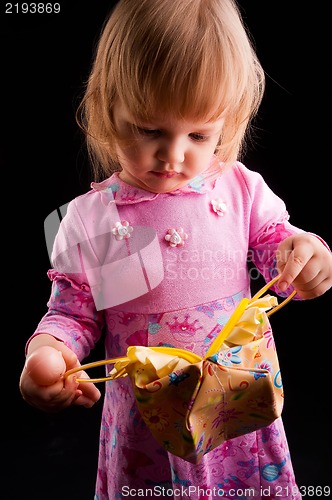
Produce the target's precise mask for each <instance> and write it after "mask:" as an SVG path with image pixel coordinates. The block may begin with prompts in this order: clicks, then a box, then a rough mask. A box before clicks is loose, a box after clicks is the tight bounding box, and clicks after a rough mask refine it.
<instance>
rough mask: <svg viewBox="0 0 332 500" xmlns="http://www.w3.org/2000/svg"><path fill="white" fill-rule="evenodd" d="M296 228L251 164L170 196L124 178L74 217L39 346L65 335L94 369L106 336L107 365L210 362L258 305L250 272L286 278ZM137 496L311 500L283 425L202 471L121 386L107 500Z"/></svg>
mask: <svg viewBox="0 0 332 500" xmlns="http://www.w3.org/2000/svg"><path fill="white" fill-rule="evenodd" d="M288 219H289V216H288V214H287V211H286V208H285V205H284V203H283V201H282V200H281V199H280V198H279V197H277V196H276V195H275V194H274V193H273V192H272V191H271V190H270V188H269V187H268V186H267V185H266V183H265V182H264V180H263V178H262V177H261V176H260V175H259V174H258V173H256V172H253V171H250V170H248V169H247V168H246V167H245V166H244V165H243V164H241V163H239V162H237V163H236V164H234V165H233V167H232V168H229V169H225V171H223V172H221V174H220V175H219V176H218V177H217V178H209V177H208V176H206V177H205V176H201V177H197V178H196V179H194V181H192V182H191V183H190V184H189V185H188V186H186V187H185V188H182V189H180V190H177V191H174V192H171V193H167V194H154V193H150V192H147V191H144V190H141V189H137V188H134V187H132V186H129V185H127V184H125V183H123V182H122V181H121V180H120V179H119V176H118V174H113V175H112V176H111V177H110V178H109V179H107V180H105V181H103V182H101V183H98V184H97V183H92V185H91V190H90V191H89V192H88V193H86V194H84V195H82V196H79V197H77V198H76V199H74V200H73V201H72V202H70V203H69V205H68V210H67V214H66V216H65V217H64V219H63V221H62V224H61V227H60V230H59V232H58V235H57V237H56V240H55V245H54V250H53V256H52V262H53V269H52V270H50V271H49V273H48V274H49V278H50V279H51V280H52V294H51V297H50V300H49V303H48V306H49V310H48V312H47V313H46V315H45V316H44V317H43V318H42V320H41V322H40V324H39V325H38V328H37V329H36V332H35V334H34V335H37V334H38V333H41V332H47V333H50V334H52V335H54V336H55V337H56V338H58V339H61V340H62V341H64V342H65V344H66V345H67V346H69V347H70V348H71V349H72V350H73V351H75V353H76V354H77V356H78V357H79V359H80V360H82V361H83V360H84V358H85V357H86V356H87V355H88V354H89V352H90V350H91V349H92V348H93V347H94V345H95V343H96V342H97V341H98V340H99V338H100V336H101V334H102V332H103V331H104V332H105V357H106V358H112V357H116V356H121V355H125V353H126V350H127V347H128V346H130V345H144V346H160V345H166V346H176V347H181V348H184V349H188V350H191V351H194V352H196V353H197V354H199V355H201V356H203V355H204V354H205V352H206V351H207V349H208V347H209V345H210V344H211V342H212V340H213V339H214V338H215V336H216V335H217V334H218V333H219V331H220V330H221V328H222V326H223V325H224V324H225V322H226V321H227V319H228V317H229V316H230V314H231V313H232V311H233V310H234V308H235V307H236V305H237V304H238V303H239V301H240V300H241V298H242V297H245V296H250V276H249V273H248V260H251V261H253V262H254V264H255V266H257V268H258V269H259V271H260V272H261V273H262V275H263V276H264V277H265V279H266V280H270V279H271V278H272V277H274V276H275V274H276V269H275V251H276V247H277V245H278V243H279V242H280V241H281V240H283V239H285V238H286V237H287V236H289V235H291V234H294V233H299V232H301V230H300V229H298V228H296V227H294V226H292V225H291V224H290V223H289V222H288ZM170 230H171V231H170ZM175 231H176V232H175ZM157 424H158V423H157V422H156V425H157ZM130 496H137V497H139V498H157V497H165V498H191V499H192V500H203V499H212V498H219V497H223V498H227V499H228V498H229V499H232V500H235V499H246V498H269V499H274V498H289V499H299V498H301V495H300V493H299V491H298V489H297V486H296V482H295V478H294V472H293V468H292V463H291V458H290V453H289V449H288V444H287V440H286V437H285V433H284V427H283V423H282V419H281V418H279V419H277V420H276V421H275V422H274V423H273V424H272V425H270V426H268V427H265V428H263V429H262V430H259V431H257V432H253V433H250V434H247V435H244V436H242V437H238V438H234V439H231V440H229V441H227V442H225V443H223V444H222V445H220V446H219V447H217V448H216V449H214V450H213V451H211V452H209V453H207V454H206V455H205V456H204V457H203V459H202V461H201V462H200V463H199V464H198V465H193V464H191V463H189V462H186V461H184V460H183V459H180V458H178V457H176V456H174V455H172V454H170V453H168V452H166V451H165V450H164V449H162V448H161V447H160V446H159V445H158V444H157V442H156V441H155V440H154V438H153V437H152V436H151V434H150V431H149V429H148V428H147V427H146V425H145V424H144V422H143V421H142V418H141V417H140V414H139V413H138V410H137V408H136V404H135V400H134V397H133V393H132V389H131V385H130V381H129V380H128V379H118V380H114V381H111V382H107V383H106V391H105V399H104V406H103V414H102V421H101V429H100V451H99V464H98V475H97V481H96V495H95V500H114V499H118V498H126V497H130Z"/></svg>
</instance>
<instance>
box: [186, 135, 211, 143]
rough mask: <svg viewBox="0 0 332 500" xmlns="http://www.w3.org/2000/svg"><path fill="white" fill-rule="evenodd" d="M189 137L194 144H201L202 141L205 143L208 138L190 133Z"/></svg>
mask: <svg viewBox="0 0 332 500" xmlns="http://www.w3.org/2000/svg"><path fill="white" fill-rule="evenodd" d="M190 137H191V138H192V139H193V140H194V141H196V142H203V141H207V139H208V136H207V135H203V134H196V133H192V134H190Z"/></svg>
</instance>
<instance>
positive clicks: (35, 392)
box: [19, 334, 101, 412]
mask: <svg viewBox="0 0 332 500" xmlns="http://www.w3.org/2000/svg"><path fill="white" fill-rule="evenodd" d="M34 339H36V341H35V342H34ZM34 339H32V341H31V344H30V345H29V350H28V354H27V359H26V363H25V365H24V368H23V371H22V374H21V377H20V384H19V385H20V391H21V394H22V397H23V399H24V400H25V401H26V402H27V403H29V404H30V405H31V406H34V407H36V408H38V409H40V410H43V411H45V412H57V411H60V410H63V409H65V408H67V407H69V406H71V405H80V406H85V407H87V408H90V407H91V406H93V405H94V403H95V402H96V401H98V400H99V398H100V395H101V394H100V391H99V390H98V389H97V388H96V387H95V386H94V385H93V384H90V383H82V384H79V383H78V382H76V378H77V377H80V378H88V375H87V374H86V373H85V372H77V373H75V374H73V375H71V376H69V377H64V372H65V371H67V370H70V369H72V368H75V367H77V366H80V363H79V361H78V359H77V356H76V354H75V353H74V352H73V351H71V349H69V348H68V347H67V346H65V345H64V343H63V342H61V341H58V340H56V339H55V338H54V337H52V336H50V335H46V334H42V335H38V337H35V338H34ZM45 346H47V347H45ZM59 351H60V352H59ZM59 357H60V359H59ZM61 357H62V360H61ZM55 360H56V364H57V365H59V363H60V366H61V363H62V364H63V368H62V369H61V368H60V369H59V367H57V368H55V366H54V361H55ZM41 367H42V370H40V368H41ZM46 384H47V385H46Z"/></svg>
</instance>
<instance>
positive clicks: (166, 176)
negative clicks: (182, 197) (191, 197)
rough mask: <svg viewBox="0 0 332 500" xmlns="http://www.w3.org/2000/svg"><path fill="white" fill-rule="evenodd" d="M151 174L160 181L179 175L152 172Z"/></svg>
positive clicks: (175, 173) (176, 173)
mask: <svg viewBox="0 0 332 500" xmlns="http://www.w3.org/2000/svg"><path fill="white" fill-rule="evenodd" d="M152 174H153V175H155V176H156V177H160V178H161V179H171V178H172V177H176V176H177V175H179V173H178V172H155V171H154V170H153V171H152Z"/></svg>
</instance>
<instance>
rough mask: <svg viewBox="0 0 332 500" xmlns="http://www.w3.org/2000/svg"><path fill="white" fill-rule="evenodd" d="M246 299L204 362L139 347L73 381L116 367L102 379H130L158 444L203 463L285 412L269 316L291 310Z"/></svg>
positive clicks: (268, 298) (268, 299) (267, 299)
mask: <svg viewBox="0 0 332 500" xmlns="http://www.w3.org/2000/svg"><path fill="white" fill-rule="evenodd" d="M278 278H279V277H278V276H277V277H276V278H274V279H273V280H271V281H270V282H269V283H268V284H267V285H265V286H264V287H263V288H262V289H261V290H260V291H259V292H258V293H257V294H256V295H255V296H254V297H252V298H251V299H247V298H245V299H242V301H241V302H240V304H239V305H238V307H237V308H236V309H235V311H234V313H233V314H232V316H231V317H230V319H229V320H228V322H227V323H226V325H225V326H224V327H223V329H222V330H221V332H220V333H219V335H218V336H217V337H216V339H215V340H214V342H213V343H212V345H211V346H210V348H209V350H208V351H207V353H206V355H205V356H204V358H201V357H200V356H198V355H197V354H195V353H192V352H190V351H187V350H185V349H177V348H172V347H144V346H131V347H129V348H128V349H127V355H126V356H124V357H121V358H115V359H109V360H103V361H98V362H94V363H90V364H87V365H82V366H81V367H79V368H75V369H73V370H69V371H68V372H67V373H66V376H68V375H70V374H72V373H74V372H77V371H80V370H85V369H88V368H91V367H93V366H97V365H101V364H110V363H114V367H113V369H112V370H111V372H110V373H109V375H108V376H107V377H104V378H98V379H81V378H80V379H77V380H79V381H81V382H100V381H104V380H114V379H117V378H119V377H125V376H129V377H130V379H131V382H132V386H133V390H134V394H135V397H136V402H137V406H138V409H139V411H140V413H141V415H142V418H143V419H144V422H145V423H146V425H147V426H148V427H149V429H150V431H151V433H152V434H153V436H154V437H155V439H156V440H157V441H158V443H159V444H160V445H161V446H162V447H163V448H164V449H166V450H167V451H169V452H170V453H173V454H174V455H177V456H179V457H181V458H183V459H185V460H187V461H189V462H192V463H199V462H200V460H201V458H202V456H203V455H204V454H206V453H208V452H209V451H211V450H213V449H214V448H215V447H216V446H218V445H219V444H221V443H222V442H224V441H226V440H228V439H232V438H234V437H236V436H240V435H242V434H247V433H249V432H253V431H255V430H257V429H260V428H262V427H265V426H267V425H269V424H271V423H272V422H273V421H274V420H275V419H276V418H278V417H279V416H280V415H281V412H282V409H283V401H284V394H283V386H282V380H281V375H280V367H279V362H278V357H277V353H276V348H275V343H274V338H273V333H272V328H271V324H270V321H269V316H270V315H271V314H272V313H274V312H275V311H277V310H278V309H279V308H280V307H282V306H284V305H285V304H286V303H287V302H288V301H289V300H290V299H291V298H292V297H293V296H294V295H295V291H294V292H293V293H292V294H291V295H290V296H289V297H287V299H285V300H284V301H283V302H281V303H280V304H278V300H277V298H276V297H274V296H272V295H269V294H267V295H264V296H263V297H262V295H263V294H264V293H265V292H266V291H267V290H268V289H269V288H270V287H271V286H272V285H273V284H274V283H275V282H276V281H277V280H278Z"/></svg>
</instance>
